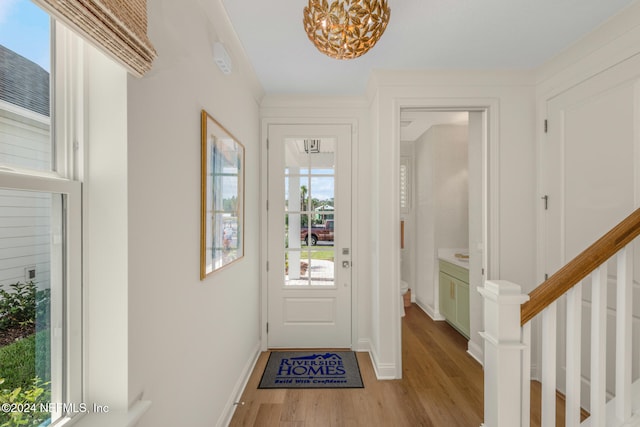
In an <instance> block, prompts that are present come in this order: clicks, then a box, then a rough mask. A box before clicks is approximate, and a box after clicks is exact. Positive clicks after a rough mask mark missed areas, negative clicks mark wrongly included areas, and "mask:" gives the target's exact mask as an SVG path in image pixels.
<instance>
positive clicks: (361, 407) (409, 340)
mask: <svg viewBox="0 0 640 427" xmlns="http://www.w3.org/2000/svg"><path fill="white" fill-rule="evenodd" d="M402 352H403V355H402V361H403V366H402V367H403V379H402V380H392V381H378V380H377V379H376V376H375V373H374V371H373V366H372V365H371V360H370V358H369V355H368V354H367V353H358V354H357V357H358V363H359V365H360V372H361V373H362V379H363V382H364V388H362V389H347V390H340V389H324V390H310V389H302V390H301V389H298V390H295V389H290V390H287V389H281V390H259V389H258V383H259V382H260V378H261V377H262V371H263V370H264V367H265V365H266V363H267V359H268V358H269V352H265V353H262V354H261V355H260V358H259V359H258V363H257V364H256V367H255V369H254V371H253V373H252V374H251V378H250V379H249V382H248V384H247V387H246V388H245V391H244V393H243V395H242V399H241V400H242V401H243V402H244V405H239V406H238V408H237V410H236V413H235V415H234V417H233V419H232V421H231V424H230V425H231V426H234V427H240V426H242V427H248V426H256V427H257V426H261V427H271V426H282V427H342V426H345V427H354V426H366V427H374V426H380V427H405V426H406V427H422V426H434V427H458V426H459V427H478V426H480V424H481V422H482V414H483V405H484V403H483V394H484V392H483V388H484V378H483V371H482V367H481V366H480V364H479V363H478V362H476V361H475V360H474V359H473V358H472V357H471V356H469V354H467V341H466V340H465V338H464V337H463V336H462V335H460V334H458V333H457V332H456V331H455V330H454V329H453V328H452V327H451V326H449V325H448V324H447V323H446V322H434V321H433V320H431V319H430V318H429V317H428V316H427V315H426V314H425V313H424V312H423V311H422V310H420V309H419V308H418V307H416V306H415V305H414V306H412V307H410V308H408V309H407V310H406V316H405V317H404V318H403V321H402ZM531 396H532V401H531V427H539V426H540V384H539V383H537V382H533V383H532V384H531ZM564 407H565V405H564V399H563V398H562V396H561V395H558V399H557V401H556V409H557V412H556V425H557V426H559V427H561V426H564ZM588 415H589V414H588V413H586V412H583V413H582V419H583V420H584V419H585V418H587V417H588Z"/></svg>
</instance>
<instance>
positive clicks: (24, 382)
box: [0, 334, 36, 389]
mask: <svg viewBox="0 0 640 427" xmlns="http://www.w3.org/2000/svg"><path fill="white" fill-rule="evenodd" d="M35 376H36V336H35V334H34V335H31V336H29V337H27V338H24V339H21V340H19V341H16V342H15V343H13V344H9V345H7V346H4V347H2V348H0V378H4V379H5V382H4V383H3V384H2V388H7V389H14V388H18V387H28V386H29V385H30V384H31V382H32V381H33V378H34V377H35Z"/></svg>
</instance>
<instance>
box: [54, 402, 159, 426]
mask: <svg viewBox="0 0 640 427" xmlns="http://www.w3.org/2000/svg"><path fill="white" fill-rule="evenodd" d="M150 407H151V401H150V400H138V401H136V402H134V403H133V405H131V407H130V408H129V410H128V411H109V412H107V413H96V412H92V413H88V414H86V415H84V416H82V417H79V418H80V419H78V420H77V421H75V420H69V422H68V423H64V424H63V425H64V427H67V426H68V427H134V426H135V425H136V424H138V421H140V419H141V418H142V416H143V415H144V414H145V413H146V412H147V411H148V410H149V408H150Z"/></svg>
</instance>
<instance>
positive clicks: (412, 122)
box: [400, 110, 469, 142]
mask: <svg viewBox="0 0 640 427" xmlns="http://www.w3.org/2000/svg"><path fill="white" fill-rule="evenodd" d="M468 123H469V112H468V111H408V110H404V111H401V112H400V141H407V142H412V141H415V140H417V139H418V138H420V137H421V136H422V134H424V133H425V132H426V131H428V130H429V129H430V128H431V127H432V126H436V125H466V124H468Z"/></svg>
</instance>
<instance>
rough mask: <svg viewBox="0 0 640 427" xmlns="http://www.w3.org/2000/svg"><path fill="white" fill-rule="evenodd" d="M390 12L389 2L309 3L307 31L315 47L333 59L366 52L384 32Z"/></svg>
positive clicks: (337, 0) (315, 0)
mask: <svg viewBox="0 0 640 427" xmlns="http://www.w3.org/2000/svg"><path fill="white" fill-rule="evenodd" d="M390 13H391V11H390V10H389V6H388V5H387V0H335V1H333V2H332V3H331V4H329V2H328V1H327V0H309V5H308V6H307V7H305V8H304V19H303V23H304V29H305V31H306V32H307V36H308V37H309V40H311V42H312V43H313V44H314V45H315V46H316V48H317V49H318V50H319V51H320V52H322V53H324V54H325V55H328V56H330V57H332V58H336V59H353V58H357V57H359V56H362V55H364V54H365V53H367V52H368V51H369V50H370V49H371V48H372V47H373V46H374V45H375V44H376V43H377V42H378V40H380V37H381V36H382V34H383V33H384V30H385V29H386V28H387V24H388V23H389V16H390Z"/></svg>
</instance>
